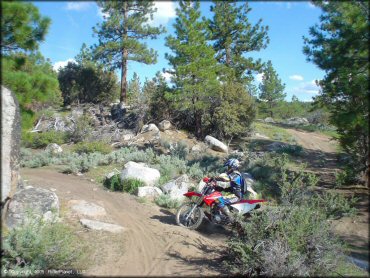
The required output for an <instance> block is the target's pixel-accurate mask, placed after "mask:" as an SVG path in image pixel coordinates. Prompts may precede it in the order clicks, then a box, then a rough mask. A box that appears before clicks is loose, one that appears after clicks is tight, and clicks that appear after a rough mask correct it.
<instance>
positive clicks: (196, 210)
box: [176, 203, 204, 230]
mask: <svg viewBox="0 0 370 278" xmlns="http://www.w3.org/2000/svg"><path fill="white" fill-rule="evenodd" d="M203 217H204V213H203V210H202V209H201V208H200V207H198V206H197V204H195V203H186V204H183V205H182V206H181V207H180V208H179V209H178V211H177V213H176V223H177V225H179V226H182V227H185V228H188V229H190V230H195V229H197V228H198V227H199V226H200V224H202V220H203Z"/></svg>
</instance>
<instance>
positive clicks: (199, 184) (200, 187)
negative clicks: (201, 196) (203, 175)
mask: <svg viewBox="0 0 370 278" xmlns="http://www.w3.org/2000/svg"><path fill="white" fill-rule="evenodd" d="M205 185H206V183H205V182H204V181H203V180H200V182H199V183H198V185H197V188H196V190H197V191H198V192H200V191H202V189H203V187H204V186H205Z"/></svg>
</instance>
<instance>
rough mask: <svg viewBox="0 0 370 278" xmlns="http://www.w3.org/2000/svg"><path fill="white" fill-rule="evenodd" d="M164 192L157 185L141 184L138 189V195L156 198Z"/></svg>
mask: <svg viewBox="0 0 370 278" xmlns="http://www.w3.org/2000/svg"><path fill="white" fill-rule="evenodd" d="M162 193H163V192H162V190H160V189H159V188H158V187H155V186H140V187H138V189H137V196H138V197H150V198H155V197H158V196H159V195H161V194H162Z"/></svg>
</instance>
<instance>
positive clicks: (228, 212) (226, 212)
mask: <svg viewBox="0 0 370 278" xmlns="http://www.w3.org/2000/svg"><path fill="white" fill-rule="evenodd" d="M221 211H222V213H223V214H225V215H226V216H227V218H228V219H229V221H230V222H234V217H233V216H232V214H231V212H230V210H229V208H228V207H227V206H224V207H223V208H221Z"/></svg>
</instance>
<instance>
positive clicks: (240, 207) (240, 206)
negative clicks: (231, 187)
mask: <svg viewBox="0 0 370 278" xmlns="http://www.w3.org/2000/svg"><path fill="white" fill-rule="evenodd" d="M256 205H257V203H254V204H249V203H237V204H232V205H231V206H232V207H233V208H235V209H237V211H238V213H239V214H245V213H247V212H250V211H251V210H253V209H255V208H256Z"/></svg>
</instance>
